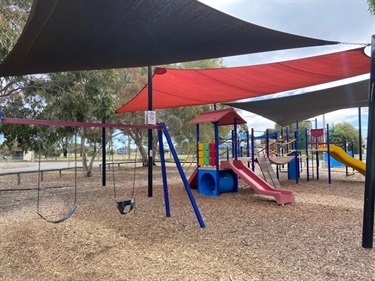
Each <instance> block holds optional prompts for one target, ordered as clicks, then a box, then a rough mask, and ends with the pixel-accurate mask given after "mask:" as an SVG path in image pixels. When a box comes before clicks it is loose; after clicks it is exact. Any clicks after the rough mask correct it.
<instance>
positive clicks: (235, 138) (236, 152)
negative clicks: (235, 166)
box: [233, 118, 238, 160]
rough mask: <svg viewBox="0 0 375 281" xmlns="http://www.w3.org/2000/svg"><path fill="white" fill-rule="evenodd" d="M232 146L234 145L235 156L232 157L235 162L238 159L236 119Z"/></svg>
mask: <svg viewBox="0 0 375 281" xmlns="http://www.w3.org/2000/svg"><path fill="white" fill-rule="evenodd" d="M233 131H234V141H235V142H234V144H235V156H234V159H235V160H237V159H238V150H237V149H238V136H237V120H236V118H234V130H233Z"/></svg>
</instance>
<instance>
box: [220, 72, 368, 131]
mask: <svg viewBox="0 0 375 281" xmlns="http://www.w3.org/2000/svg"><path fill="white" fill-rule="evenodd" d="M368 93H369V80H368V79H367V80H362V81H359V82H355V83H350V84H345V85H341V86H337V87H332V88H327V89H323V90H317V91H312V92H308V93H305V94H300V95H294V96H287V97H282V98H275V99H267V100H260V101H253V102H240V103H227V105H230V106H233V107H236V108H239V109H243V110H246V111H249V112H252V113H255V114H257V115H260V116H263V117H265V118H267V119H269V120H272V121H274V122H275V123H277V124H279V125H281V126H287V125H290V124H292V123H294V122H296V120H299V121H303V120H306V119H308V118H311V117H315V116H318V115H321V114H325V113H328V112H331V111H335V110H339V109H345V108H352V107H367V106H368V103H369V102H368V100H369V98H368Z"/></svg>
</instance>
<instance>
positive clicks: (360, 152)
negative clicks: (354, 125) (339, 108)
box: [353, 107, 362, 161]
mask: <svg viewBox="0 0 375 281" xmlns="http://www.w3.org/2000/svg"><path fill="white" fill-rule="evenodd" d="M358 127H359V128H358V153H359V160H361V161H362V116H361V108H360V107H358ZM353 151H354V147H353Z"/></svg>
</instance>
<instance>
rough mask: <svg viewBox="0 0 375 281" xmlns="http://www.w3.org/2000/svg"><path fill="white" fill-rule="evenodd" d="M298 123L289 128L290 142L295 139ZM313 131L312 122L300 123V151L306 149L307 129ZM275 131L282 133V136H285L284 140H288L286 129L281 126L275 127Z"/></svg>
mask: <svg viewBox="0 0 375 281" xmlns="http://www.w3.org/2000/svg"><path fill="white" fill-rule="evenodd" d="M296 125H297V124H296V123H293V124H290V125H289V126H288V134H289V135H288V138H289V140H293V139H295V132H296V129H297V128H296ZM306 128H307V129H308V130H310V129H311V122H310V121H300V122H298V149H299V150H301V151H303V150H305V149H306V134H305V129H306ZM275 130H276V131H279V132H280V134H279V135H280V136H283V138H284V140H285V139H286V128H283V127H281V126H280V125H278V124H276V125H275Z"/></svg>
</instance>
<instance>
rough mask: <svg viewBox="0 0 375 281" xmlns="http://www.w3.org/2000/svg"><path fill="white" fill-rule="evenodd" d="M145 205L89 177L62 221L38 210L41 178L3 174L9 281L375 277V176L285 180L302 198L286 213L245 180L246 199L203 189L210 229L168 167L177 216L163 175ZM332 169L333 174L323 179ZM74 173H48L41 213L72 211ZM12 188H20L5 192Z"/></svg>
mask: <svg viewBox="0 0 375 281" xmlns="http://www.w3.org/2000/svg"><path fill="white" fill-rule="evenodd" d="M137 170H138V171H137V178H136V184H135V197H136V209H135V211H134V212H132V213H130V214H127V215H121V214H120V213H119V212H118V210H117V208H116V205H115V200H114V189H113V183H112V174H111V173H109V174H108V181H107V186H106V187H102V186H101V175H100V173H99V172H98V171H96V172H95V173H94V176H93V177H92V178H90V179H87V178H86V179H85V178H83V177H82V176H81V175H79V177H78V182H77V185H78V194H77V204H78V208H77V210H76V212H75V213H74V214H73V215H72V217H71V218H70V219H69V220H67V221H66V222H64V223H61V224H51V223H47V222H45V221H44V220H42V219H41V218H40V217H39V216H38V215H37V213H36V203H37V191H36V189H35V188H36V187H37V177H36V174H30V175H29V176H28V178H27V180H23V181H22V183H21V185H17V180H16V178H15V176H14V175H13V176H2V177H0V190H2V191H0V250H1V256H0V280H7V281H8V280H90V281H92V280H277V281H281V280H288V281H290V280H375V252H374V250H372V249H364V248H362V246H361V243H362V242H361V241H362V240H361V239H362V223H363V197H364V177H363V176H362V175H360V174H355V175H352V176H349V177H346V176H345V173H335V174H334V175H333V179H332V184H328V183H327V177H326V175H321V179H320V180H316V179H311V180H310V181H309V182H307V181H306V178H305V175H303V174H302V178H301V180H300V183H299V184H296V183H295V181H294V180H287V179H285V177H286V175H285V174H282V175H281V186H282V187H283V189H288V190H292V191H294V193H295V198H296V202H295V203H293V204H287V205H285V206H279V205H277V204H276V202H275V201H274V200H273V199H272V198H269V197H264V196H260V195H257V194H254V193H253V192H252V191H251V190H250V189H249V188H248V187H246V186H245V185H244V184H243V183H242V182H241V181H240V191H239V193H225V194H222V195H220V196H219V197H206V196H203V195H200V194H197V192H196V191H195V190H194V191H193V194H194V196H195V199H196V201H197V204H198V206H199V209H200V211H201V213H202V216H203V219H204V221H205V223H206V228H204V229H202V228H200V227H199V224H198V221H197V219H196V217H195V214H194V212H193V208H192V206H191V204H190V202H189V200H188V197H187V195H186V192H185V190H184V188H183V185H182V183H181V180H180V179H179V177H178V173H177V171H176V169H174V168H168V182H169V192H170V194H169V195H170V203H171V215H172V216H171V217H170V218H166V217H165V207H164V199H163V188H162V184H161V179H160V171H159V170H158V167H156V168H155V178H154V194H153V197H152V198H149V197H147V174H146V173H147V168H138V169H137ZM322 174H323V173H322ZM73 178H74V174H73V173H64V174H63V176H62V178H59V177H58V174H56V173H49V174H46V175H45V176H44V180H43V182H42V184H41V188H42V189H41V191H40V194H39V195H40V197H39V199H40V200H39V204H40V205H39V209H40V211H41V213H43V215H44V216H46V217H48V218H50V219H56V218H58V217H59V216H63V215H64V213H66V212H67V211H68V210H69V208H70V207H71V205H72V202H73V199H74V196H73V195H74V192H73V191H74V181H73V180H72V179H73ZM115 181H116V193H117V195H118V196H119V197H123V198H129V197H130V195H131V191H132V187H133V182H132V171H131V170H128V171H125V170H120V171H118V170H116V172H115ZM5 190H8V191H5Z"/></svg>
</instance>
